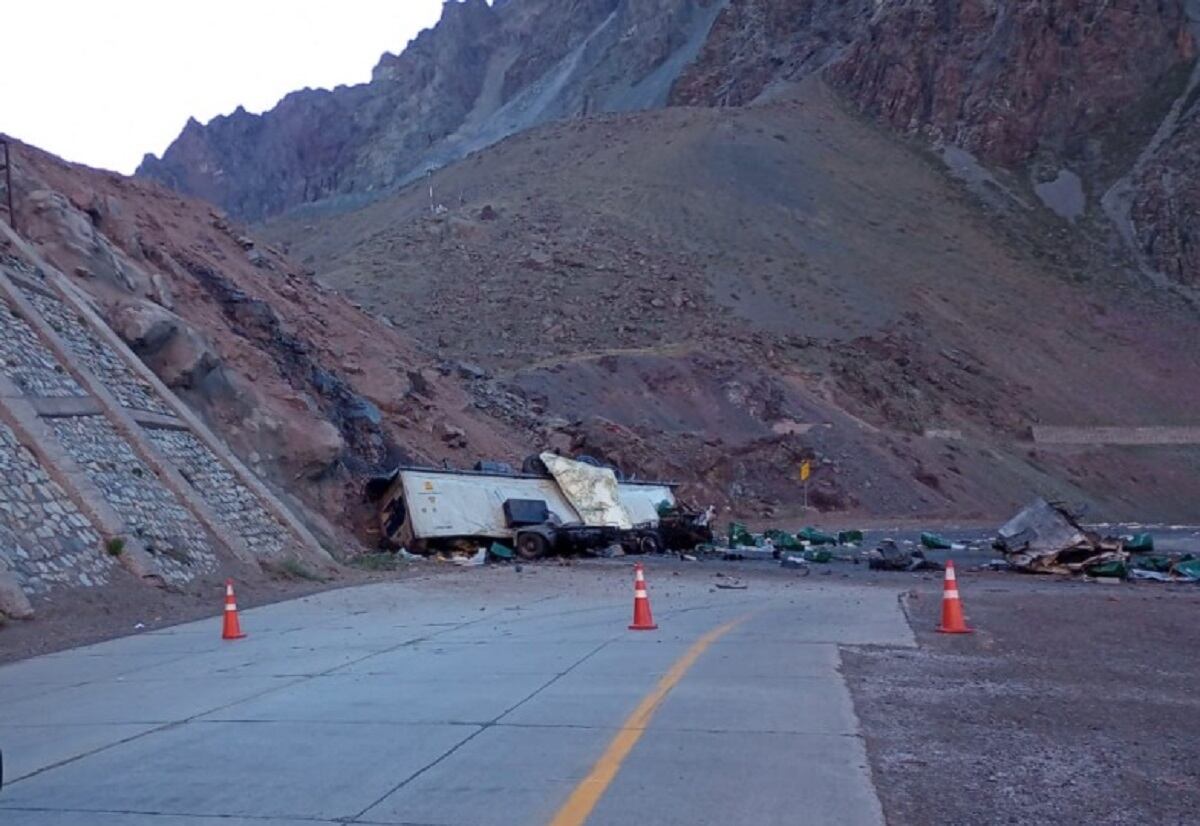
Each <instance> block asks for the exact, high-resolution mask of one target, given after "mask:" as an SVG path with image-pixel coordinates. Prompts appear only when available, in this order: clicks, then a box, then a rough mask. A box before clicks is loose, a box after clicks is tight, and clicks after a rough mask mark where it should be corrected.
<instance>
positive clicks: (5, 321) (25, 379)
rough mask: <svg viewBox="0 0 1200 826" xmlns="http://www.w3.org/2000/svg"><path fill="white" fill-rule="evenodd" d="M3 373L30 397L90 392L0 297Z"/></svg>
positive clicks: (73, 394)
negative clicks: (85, 389) (81, 385)
mask: <svg viewBox="0 0 1200 826" xmlns="http://www.w3.org/2000/svg"><path fill="white" fill-rule="evenodd" d="M0 373H3V374H4V375H6V376H7V377H8V378H9V379H10V380H11V381H12V383H13V384H15V385H16V386H17V387H18V388H20V389H21V391H22V392H23V393H25V395H27V396H45V397H50V398H53V397H71V396H79V397H83V396H86V395H87V393H86V392H85V391H84V389H83V388H82V387H80V386H79V383H78V382H77V381H75V379H74V378H72V376H71V374H70V373H68V372H67V370H66V368H65V367H64V366H63V365H62V364H61V363H59V361H58V359H57V358H56V357H55V355H54V353H53V352H51V350H50V348H48V347H47V346H46V345H44V344H43V343H42V342H41V340H40V339H39V338H38V336H37V333H35V332H34V330H33V328H32V327H31V326H30V325H29V323H28V322H27V321H25V320H24V319H23V318H19V317H18V316H17V314H16V313H15V312H13V308H12V307H10V306H9V305H8V303H7V302H5V301H3V300H0Z"/></svg>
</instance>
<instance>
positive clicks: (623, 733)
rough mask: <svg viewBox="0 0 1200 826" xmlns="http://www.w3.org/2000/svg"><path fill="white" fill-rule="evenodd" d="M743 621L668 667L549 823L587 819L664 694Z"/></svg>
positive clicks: (560, 825)
mask: <svg viewBox="0 0 1200 826" xmlns="http://www.w3.org/2000/svg"><path fill="white" fill-rule="evenodd" d="M745 621H746V617H744V616H743V617H738V618H737V619H735V620H732V621H731V622H727V623H725V624H724V625H722V626H719V627H717V628H714V629H713V630H711V631H709V632H708V633H707V634H705V635H704V636H703V637H701V638H700V639H698V640H696V642H695V643H694V644H693V645H692V647H691V648H689V649H688V650H687V653H685V654H684V655H683V656H682V657H680V658H679V659H678V660H677V661H676V662H675V664H674V665H673V666H671V670H670V671H668V672H667V673H666V674H665V675H663V678H662V679H661V680H659V681H658V685H656V686H655V687H654V690H653V691H651V692H650V693H649V694H647V695H646V696H645V697H644V698H643V699H642V702H641V703H639V704H638V707H637V708H636V709H634V711H633V713H632V714H630V715H629V717H628V718H627V719H626V720H625V722H624V724H622V726H621V730H620V731H618V732H617V736H616V737H614V738H613V740H612V742H611V743H609V744H608V748H607V749H606V750H605V752H604V754H602V755H601V756H600V759H599V760H597V761H596V765H595V766H593V767H592V770H591V772H590V773H589V774H588V776H587V777H585V778H583V780H581V781H579V785H578V786H576V787H575V791H573V792H571V796H570V797H569V798H567V802H566V803H564V804H563V806H562V808H561V809H559V810H558V814H556V815H555V816H554V820H552V821H550V826H583V824H584V823H586V822H587V819H588V818H589V817H590V816H591V814H592V811H593V810H594V809H595V808H596V804H597V803H599V802H600V798H601V797H603V796H604V792H605V791H606V790H607V789H608V787H609V785H610V784H611V783H612V782H613V779H614V778H615V777H616V776H617V772H618V771H620V770H621V764H622V763H624V762H625V758H626V757H628V756H629V753H630V752H631V751H633V747H634V746H636V745H637V742H638V740H641V739H642V734H644V733H645V731H646V726H647V725H649V723H650V718H652V717H653V716H654V712H656V711H657V710H658V707H659V705H661V704H662V701H663V700H664V699H666V696H667V694H668V693H669V692H670V691H671V689H672V688H674V687H675V686H676V685H678V684H679V681H680V680H682V679H683V677H684V675H685V674H687V672H688V670H689V669H691V667H692V666H693V665H695V664H696V660H698V659H700V655H701V654H703V653H704V652H705V651H706V650H708V647H709V646H710V645H712V644H713V643H714V642H716V641H717V640H719V639H720V638H721V637H723V636H725V635H726V634H728V633H729V632H730V631H732V630H733V629H734V628H736V627H737V626H739V625H741V624H742V623H743V622H745Z"/></svg>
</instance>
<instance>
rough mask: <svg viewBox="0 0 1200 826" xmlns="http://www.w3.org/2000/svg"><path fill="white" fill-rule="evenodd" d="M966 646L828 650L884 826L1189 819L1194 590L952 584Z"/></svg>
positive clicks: (1021, 580) (1199, 727) (919, 602)
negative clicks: (850, 703) (838, 668)
mask: <svg viewBox="0 0 1200 826" xmlns="http://www.w3.org/2000/svg"><path fill="white" fill-rule="evenodd" d="M959 579H960V588H961V592H962V595H963V600H964V605H965V607H966V612H967V616H968V620H969V622H970V623H971V624H972V625H973V626H974V627H975V628H976V633H975V634H972V635H970V636H944V635H940V634H936V633H934V632H933V628H934V627H935V626H936V624H937V620H938V616H939V611H940V584H939V583H930V582H928V581H919V582H916V583H915V584H914V586H913V587H912V588H911V589H910V590H908V591H907V592H905V594H904V595H903V596H902V597H901V600H902V604H903V605H904V606H905V609H906V611H907V613H908V616H909V619H910V622H911V624H912V626H913V629H914V631H915V633H916V636H917V639H918V643H919V647H918V649H916V650H898V649H887V648H857V649H845V650H844V651H843V656H842V661H843V673H844V675H845V677H846V679H847V682H848V684H849V686H850V689H851V693H852V695H853V697H854V702H855V706H856V709H857V711H858V715H859V717H860V719H861V721H862V726H863V730H864V732H865V734H866V740H867V745H868V751H869V755H870V759H871V765H872V771H873V773H874V777H875V783H876V786H877V788H878V792H879V796H880V799H881V801H882V802H883V805H884V809H885V812H886V815H887V819H888V822H889V823H891V824H922V823H973V824H1012V823H1018V824H1026V823H1028V824H1034V823H1052V822H1058V823H1088V824H1145V823H1160V824H1184V823H1196V822H1197V820H1196V818H1197V814H1196V813H1197V812H1200V695H1197V693H1196V686H1197V685H1200V657H1197V656H1196V650H1197V649H1196V642H1195V635H1196V632H1197V616H1200V588H1197V587H1195V586H1162V585H1121V586H1109V585H1099V584H1086V583H1077V582H1056V581H1047V580H1045V579H1042V578H1037V579H1035V578H1031V577H1022V576H1016V575H1012V574H982V573H974V574H966V575H961V574H960V578H959Z"/></svg>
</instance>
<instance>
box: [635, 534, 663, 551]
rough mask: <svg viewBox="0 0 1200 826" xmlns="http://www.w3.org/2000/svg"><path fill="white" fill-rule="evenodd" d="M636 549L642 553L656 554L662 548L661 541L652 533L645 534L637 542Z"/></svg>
mask: <svg viewBox="0 0 1200 826" xmlns="http://www.w3.org/2000/svg"><path fill="white" fill-rule="evenodd" d="M638 550H639V551H641V552H642V553H644V554H656V553H658V552H659V551H661V550H662V543H661V542H659V540H658V537H657V536H655V535H654V534H650V533H648V534H646V535H645V536H643V537H642V538H641V540H640V541H639V542H638Z"/></svg>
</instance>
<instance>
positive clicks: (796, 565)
mask: <svg viewBox="0 0 1200 826" xmlns="http://www.w3.org/2000/svg"><path fill="white" fill-rule="evenodd" d="M779 566H780V567H781V568H789V569H792V570H796V571H802V572H803V574H804V576H808V575H809V574H810V573H812V568H810V567H809V565H808V561H807V560H806V559H805V558H804V557H803V556H789V555H784V557H783V559H781V560H780V561H779Z"/></svg>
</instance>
